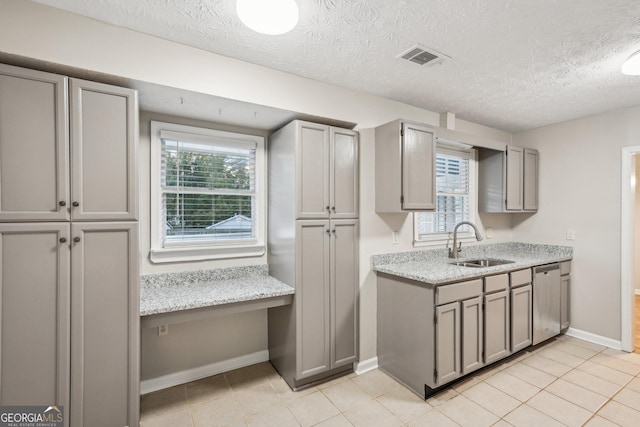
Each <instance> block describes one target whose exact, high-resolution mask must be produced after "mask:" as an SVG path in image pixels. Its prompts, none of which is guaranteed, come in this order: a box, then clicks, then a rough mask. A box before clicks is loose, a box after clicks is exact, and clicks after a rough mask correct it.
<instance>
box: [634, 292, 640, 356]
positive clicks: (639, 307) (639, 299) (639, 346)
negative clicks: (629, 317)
mask: <svg viewBox="0 0 640 427" xmlns="http://www.w3.org/2000/svg"><path fill="white" fill-rule="evenodd" d="M635 304H636V307H635V312H636V314H635V316H636V318H635V320H634V322H635V325H634V329H635V335H636V336H635V339H634V340H633V341H634V347H635V349H636V350H635V351H636V353H640V295H636V302H635Z"/></svg>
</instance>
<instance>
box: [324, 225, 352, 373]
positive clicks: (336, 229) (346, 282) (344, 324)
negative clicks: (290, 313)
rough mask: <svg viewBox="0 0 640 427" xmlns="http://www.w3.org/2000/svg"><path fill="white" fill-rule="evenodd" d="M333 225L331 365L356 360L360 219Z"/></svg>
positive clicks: (333, 366)
mask: <svg viewBox="0 0 640 427" xmlns="http://www.w3.org/2000/svg"><path fill="white" fill-rule="evenodd" d="M329 225H330V227H331V323H332V325H331V333H332V337H331V344H332V346H331V348H332V350H331V367H332V368H337V367H339V366H344V365H348V364H350V363H353V362H354V361H355V360H356V348H357V315H356V313H357V301H358V221H355V220H335V221H331V223H330V224H329Z"/></svg>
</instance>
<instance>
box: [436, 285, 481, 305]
mask: <svg viewBox="0 0 640 427" xmlns="http://www.w3.org/2000/svg"><path fill="white" fill-rule="evenodd" d="M481 294H482V279H476V280H469V281H467V282H460V283H454V284H453V285H445V286H438V287H437V288H436V305H440V304H447V303H449V302H453V301H460V300H464V299H468V298H473V297H476V296H478V295H481Z"/></svg>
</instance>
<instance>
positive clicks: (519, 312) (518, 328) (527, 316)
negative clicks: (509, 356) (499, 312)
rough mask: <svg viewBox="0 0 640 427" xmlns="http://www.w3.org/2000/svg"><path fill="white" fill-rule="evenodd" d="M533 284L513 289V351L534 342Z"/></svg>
mask: <svg viewBox="0 0 640 427" xmlns="http://www.w3.org/2000/svg"><path fill="white" fill-rule="evenodd" d="M531 290H532V287H531V285H530V284H529V285H525V286H521V287H518V288H514V289H511V352H513V353H515V352H517V351H520V350H522V349H523V348H526V347H529V346H530V345H531V343H532V339H533V336H532V333H533V331H532V323H531V322H532V319H533V313H532V308H533V305H532V304H533V295H532V292H531Z"/></svg>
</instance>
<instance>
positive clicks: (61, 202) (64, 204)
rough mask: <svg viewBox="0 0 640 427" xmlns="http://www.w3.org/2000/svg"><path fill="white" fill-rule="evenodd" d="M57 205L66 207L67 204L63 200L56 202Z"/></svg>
mask: <svg viewBox="0 0 640 427" xmlns="http://www.w3.org/2000/svg"><path fill="white" fill-rule="evenodd" d="M58 204H59V205H60V206H67V202H65V201H64V200H60V202H58Z"/></svg>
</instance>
